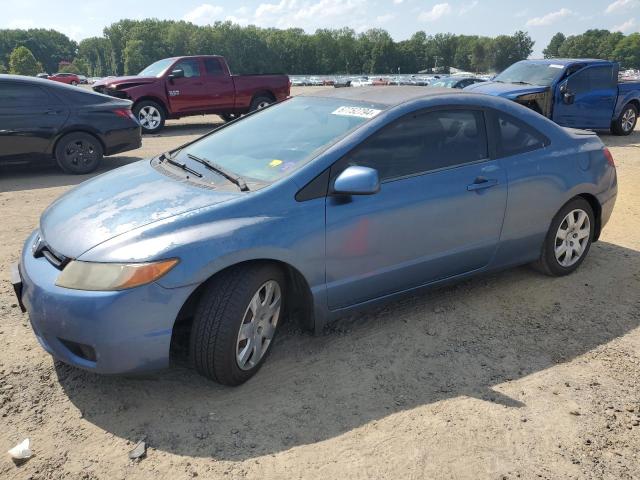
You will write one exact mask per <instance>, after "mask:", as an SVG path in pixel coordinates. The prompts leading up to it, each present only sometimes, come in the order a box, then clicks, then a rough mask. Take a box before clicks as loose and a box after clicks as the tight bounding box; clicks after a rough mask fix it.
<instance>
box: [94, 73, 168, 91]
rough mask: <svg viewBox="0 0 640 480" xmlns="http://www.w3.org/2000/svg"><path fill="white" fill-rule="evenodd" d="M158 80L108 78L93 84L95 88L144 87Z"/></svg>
mask: <svg viewBox="0 0 640 480" xmlns="http://www.w3.org/2000/svg"><path fill="white" fill-rule="evenodd" d="M157 80H158V79H157V78H156V77H138V76H135V75H132V76H129V77H107V78H103V79H102V80H98V81H97V82H95V83H94V84H93V86H94V87H107V88H113V87H122V86H125V85H127V86H129V85H144V84H148V83H154V82H156V81H157Z"/></svg>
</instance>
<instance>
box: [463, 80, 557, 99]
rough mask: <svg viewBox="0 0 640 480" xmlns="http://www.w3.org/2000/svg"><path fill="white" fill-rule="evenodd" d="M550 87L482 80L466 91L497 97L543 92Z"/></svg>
mask: <svg viewBox="0 0 640 480" xmlns="http://www.w3.org/2000/svg"><path fill="white" fill-rule="evenodd" d="M548 88H549V87H545V86H541V85H520V84H516V83H500V82H481V83H476V84H474V85H469V86H468V87H467V88H465V91H469V92H473V93H486V94H489V95H495V96H496V97H505V98H517V97H519V96H521V95H529V94H532V93H543V92H545V91H546V90H547V89H548Z"/></svg>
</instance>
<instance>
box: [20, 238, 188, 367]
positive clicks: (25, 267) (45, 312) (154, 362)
mask: <svg viewBox="0 0 640 480" xmlns="http://www.w3.org/2000/svg"><path fill="white" fill-rule="evenodd" d="M34 239H35V232H34V234H32V235H31V236H30V237H29V239H28V240H27V242H26V244H25V248H24V251H23V253H22V258H21V265H20V275H21V277H22V278H21V280H22V292H21V300H22V302H23V303H24V306H25V307H26V310H27V311H28V312H29V318H30V320H31V326H32V327H33V331H34V333H35V334H36V337H37V339H38V341H39V342H40V344H41V345H42V347H43V348H44V349H45V350H46V351H47V352H48V353H50V354H51V355H52V356H54V357H55V358H57V359H59V360H61V361H63V362H65V363H68V364H70V365H74V366H76V367H80V368H83V369H86V370H91V371H94V372H97V373H132V372H140V371H147V370H155V369H160V368H165V367H167V366H168V365H169V347H170V344H171V334H172V330H173V324H174V322H175V319H176V317H177V316H178V312H179V311H180V308H181V307H182V305H183V304H184V302H185V301H186V300H187V298H188V297H189V295H190V294H191V292H192V291H193V289H194V287H181V288H174V289H167V288H164V287H161V286H160V285H158V284H156V283H151V284H149V285H144V286H141V287H137V288H133V289H129V290H122V291H118V292H89V291H82V290H72V289H68V288H62V287H58V286H56V285H55V281H56V279H57V277H58V275H59V274H60V270H58V269H56V268H55V267H54V266H53V265H52V264H51V263H49V261H48V260H47V259H46V258H44V257H39V258H35V257H34V256H33V255H32V253H31V245H32V243H33V241H34Z"/></svg>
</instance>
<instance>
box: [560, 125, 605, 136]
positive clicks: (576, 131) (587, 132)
mask: <svg viewBox="0 0 640 480" xmlns="http://www.w3.org/2000/svg"><path fill="white" fill-rule="evenodd" d="M562 128H563V129H564V130H565V131H566V132H567V133H569V134H572V135H580V136H597V135H598V134H597V133H596V132H594V131H593V130H584V129H582V128H572V127H562Z"/></svg>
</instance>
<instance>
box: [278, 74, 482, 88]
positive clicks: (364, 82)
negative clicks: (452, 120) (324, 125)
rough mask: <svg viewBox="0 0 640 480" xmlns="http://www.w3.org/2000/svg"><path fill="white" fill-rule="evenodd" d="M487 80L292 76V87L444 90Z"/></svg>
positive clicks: (457, 77)
mask: <svg viewBox="0 0 640 480" xmlns="http://www.w3.org/2000/svg"><path fill="white" fill-rule="evenodd" d="M486 79H487V78H485V77H480V76H475V75H457V74H456V75H451V76H449V75H382V76H380V75H374V76H349V75H342V76H337V77H304V76H292V77H291V85H292V86H298V87H301V86H327V85H333V86H336V87H345V86H351V87H364V86H370V85H375V86H387V85H414V86H438V87H446V88H464V87H466V86H467V85H471V84H472V83H476V82H483V81H485V80H486Z"/></svg>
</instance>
